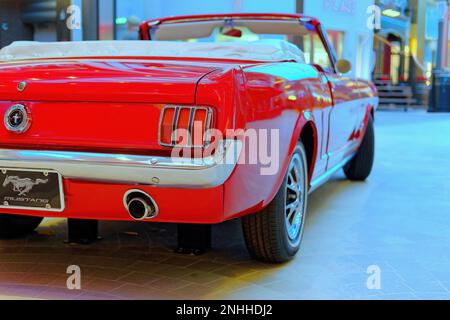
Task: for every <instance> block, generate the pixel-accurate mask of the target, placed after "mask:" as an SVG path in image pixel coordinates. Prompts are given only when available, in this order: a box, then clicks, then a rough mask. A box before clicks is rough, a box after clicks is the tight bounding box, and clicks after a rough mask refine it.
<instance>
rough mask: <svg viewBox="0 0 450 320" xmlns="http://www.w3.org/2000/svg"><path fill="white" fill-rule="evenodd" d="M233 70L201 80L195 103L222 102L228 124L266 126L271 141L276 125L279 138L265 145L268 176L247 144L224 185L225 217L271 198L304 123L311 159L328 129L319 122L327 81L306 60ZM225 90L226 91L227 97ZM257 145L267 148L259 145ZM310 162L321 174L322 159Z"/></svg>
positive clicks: (252, 209) (327, 96)
mask: <svg viewBox="0 0 450 320" xmlns="http://www.w3.org/2000/svg"><path fill="white" fill-rule="evenodd" d="M232 73H233V76H232V77H231V79H230V74H229V73H228V74H219V73H215V74H214V75H212V74H211V75H209V76H208V77H206V79H203V80H202V81H201V83H200V84H199V87H198V92H197V97H198V101H197V103H202V102H208V103H210V104H213V105H220V103H222V104H221V105H225V108H224V109H223V110H224V111H222V112H229V111H231V110H233V111H234V113H233V114H234V118H233V119H231V118H230V119H228V120H227V122H226V127H227V128H233V129H244V130H251V129H254V130H256V132H261V131H260V130H261V129H266V130H268V137H269V141H270V138H271V131H270V130H276V131H277V132H278V134H279V141H276V142H277V145H278V147H277V148H275V149H273V151H275V152H273V154H270V153H271V150H270V149H269V150H268V155H270V156H271V158H272V169H276V170H275V171H274V173H273V174H267V175H265V174H262V171H261V170H262V169H264V168H265V169H268V168H269V167H270V165H262V164H261V161H260V160H261V159H259V161H257V163H256V164H254V163H253V164H252V163H249V160H250V158H251V157H250V156H251V155H252V156H254V154H251V153H252V152H254V150H252V151H251V150H250V148H249V146H248V145H246V146H245V148H244V152H243V153H242V154H241V159H240V160H241V161H240V164H239V165H238V166H237V168H236V169H235V171H234V173H233V174H232V176H231V178H230V179H229V180H228V181H227V182H226V183H225V186H224V219H225V220H227V219H231V218H234V217H238V216H242V215H245V214H250V213H253V212H257V211H259V210H261V209H263V208H264V207H266V206H267V205H268V204H269V203H270V202H271V201H272V200H273V198H274V197H275V195H276V193H277V191H278V189H279V187H280V185H281V183H282V180H283V179H284V176H285V172H286V170H287V166H288V163H289V160H290V157H291V154H292V152H293V149H294V147H295V144H296V143H297V141H298V139H299V136H300V132H301V130H302V128H303V127H304V126H305V124H306V123H307V122H311V123H312V125H313V127H314V130H315V150H316V151H315V153H318V155H317V156H316V157H315V159H319V160H320V155H319V154H320V150H321V146H322V144H323V143H326V141H324V139H323V137H324V136H325V135H326V133H327V129H326V128H324V126H323V117H324V112H326V110H328V109H329V108H331V95H330V92H329V90H328V86H327V85H326V83H323V82H322V79H321V77H320V74H319V72H318V71H317V70H316V69H315V68H314V67H312V66H310V65H306V64H299V63H293V62H292V63H291V62H286V63H275V64H259V65H247V66H243V67H242V69H235V70H233V71H232ZM224 80H225V82H224ZM230 80H231V82H230ZM225 83H227V84H228V85H231V86H228V85H227V84H225ZM233 87H234V88H233ZM226 94H228V95H229V96H228V97H225V96H224V95H226ZM231 97H234V99H231ZM226 110H228V111H226ZM219 112H221V111H219ZM219 118H220V117H219ZM261 141H262V140H260V142H261ZM262 142H263V144H264V143H265V142H264V141H262ZM260 146H261V145H260ZM258 150H259V151H260V152H262V153H263V154H264V153H265V152H264V151H265V150H263V149H261V148H260V147H259V148H258ZM313 163H314V166H313V168H311V176H315V175H320V174H322V173H323V171H324V170H325V167H326V163H321V162H320V161H313ZM243 195H245V196H243Z"/></svg>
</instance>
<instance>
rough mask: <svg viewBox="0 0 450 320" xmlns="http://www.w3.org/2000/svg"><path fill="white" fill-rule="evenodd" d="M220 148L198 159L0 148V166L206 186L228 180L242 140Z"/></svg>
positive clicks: (72, 176)
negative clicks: (214, 152)
mask: <svg viewBox="0 0 450 320" xmlns="http://www.w3.org/2000/svg"><path fill="white" fill-rule="evenodd" d="M222 149H223V155H222V156H220V154H221V152H217V154H218V155H217V156H211V157H207V158H201V159H189V158H170V157H149V156H136V155H122V154H102V153H85V152H66V151H38V150H13V149H0V167H8V168H17V169H38V170H54V171H57V172H59V173H60V174H61V175H62V176H63V177H64V178H70V179H77V180H88V181H99V182H110V183H123V184H138V185H139V184H141V185H155V186H164V187H178V188H191V187H197V188H199V187H200V188H201V187H203V188H207V187H215V186H219V185H222V184H223V183H225V181H226V180H228V178H229V177H230V176H231V173H232V172H233V170H234V168H235V167H236V164H237V161H238V159H239V156H240V153H241V150H242V142H241V141H237V140H224V141H223V146H222Z"/></svg>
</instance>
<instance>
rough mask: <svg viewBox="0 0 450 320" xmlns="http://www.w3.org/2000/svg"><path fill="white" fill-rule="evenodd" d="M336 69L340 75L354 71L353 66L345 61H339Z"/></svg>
mask: <svg viewBox="0 0 450 320" xmlns="http://www.w3.org/2000/svg"><path fill="white" fill-rule="evenodd" d="M336 67H337V70H338V71H339V72H340V73H348V72H350V71H351V70H352V64H351V63H350V61H348V60H345V59H340V60H338V62H337V64H336Z"/></svg>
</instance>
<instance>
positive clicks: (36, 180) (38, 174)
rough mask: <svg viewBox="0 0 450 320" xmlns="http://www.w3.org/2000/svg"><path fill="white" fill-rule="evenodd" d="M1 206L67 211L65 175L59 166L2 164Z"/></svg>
mask: <svg viewBox="0 0 450 320" xmlns="http://www.w3.org/2000/svg"><path fill="white" fill-rule="evenodd" d="M0 208H3V209H18V210H29V211H45V212H63V211H64V210H65V201H64V188H63V179H62V175H61V174H60V173H59V172H57V171H55V170H46V169H22V168H3V167H0Z"/></svg>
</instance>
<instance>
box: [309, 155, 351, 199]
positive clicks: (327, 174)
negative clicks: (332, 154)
mask: <svg viewBox="0 0 450 320" xmlns="http://www.w3.org/2000/svg"><path fill="white" fill-rule="evenodd" d="M354 156H355V155H352V156H350V157H347V158H345V159H344V160H343V161H341V162H340V163H338V164H337V165H335V166H334V167H333V168H331V169H329V170H328V171H327V172H325V173H324V174H323V175H321V176H320V177H318V178H316V179H315V180H313V181H312V182H311V188H310V189H309V193H310V194H311V193H312V192H313V191H315V190H317V189H318V188H319V187H321V186H322V185H324V184H325V183H327V182H328V180H330V178H331V176H332V175H333V174H335V173H336V172H338V171H339V170H340V169H342V168H343V167H345V165H346V164H347V163H348V162H350V161H351V160H352V159H353V157H354Z"/></svg>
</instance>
